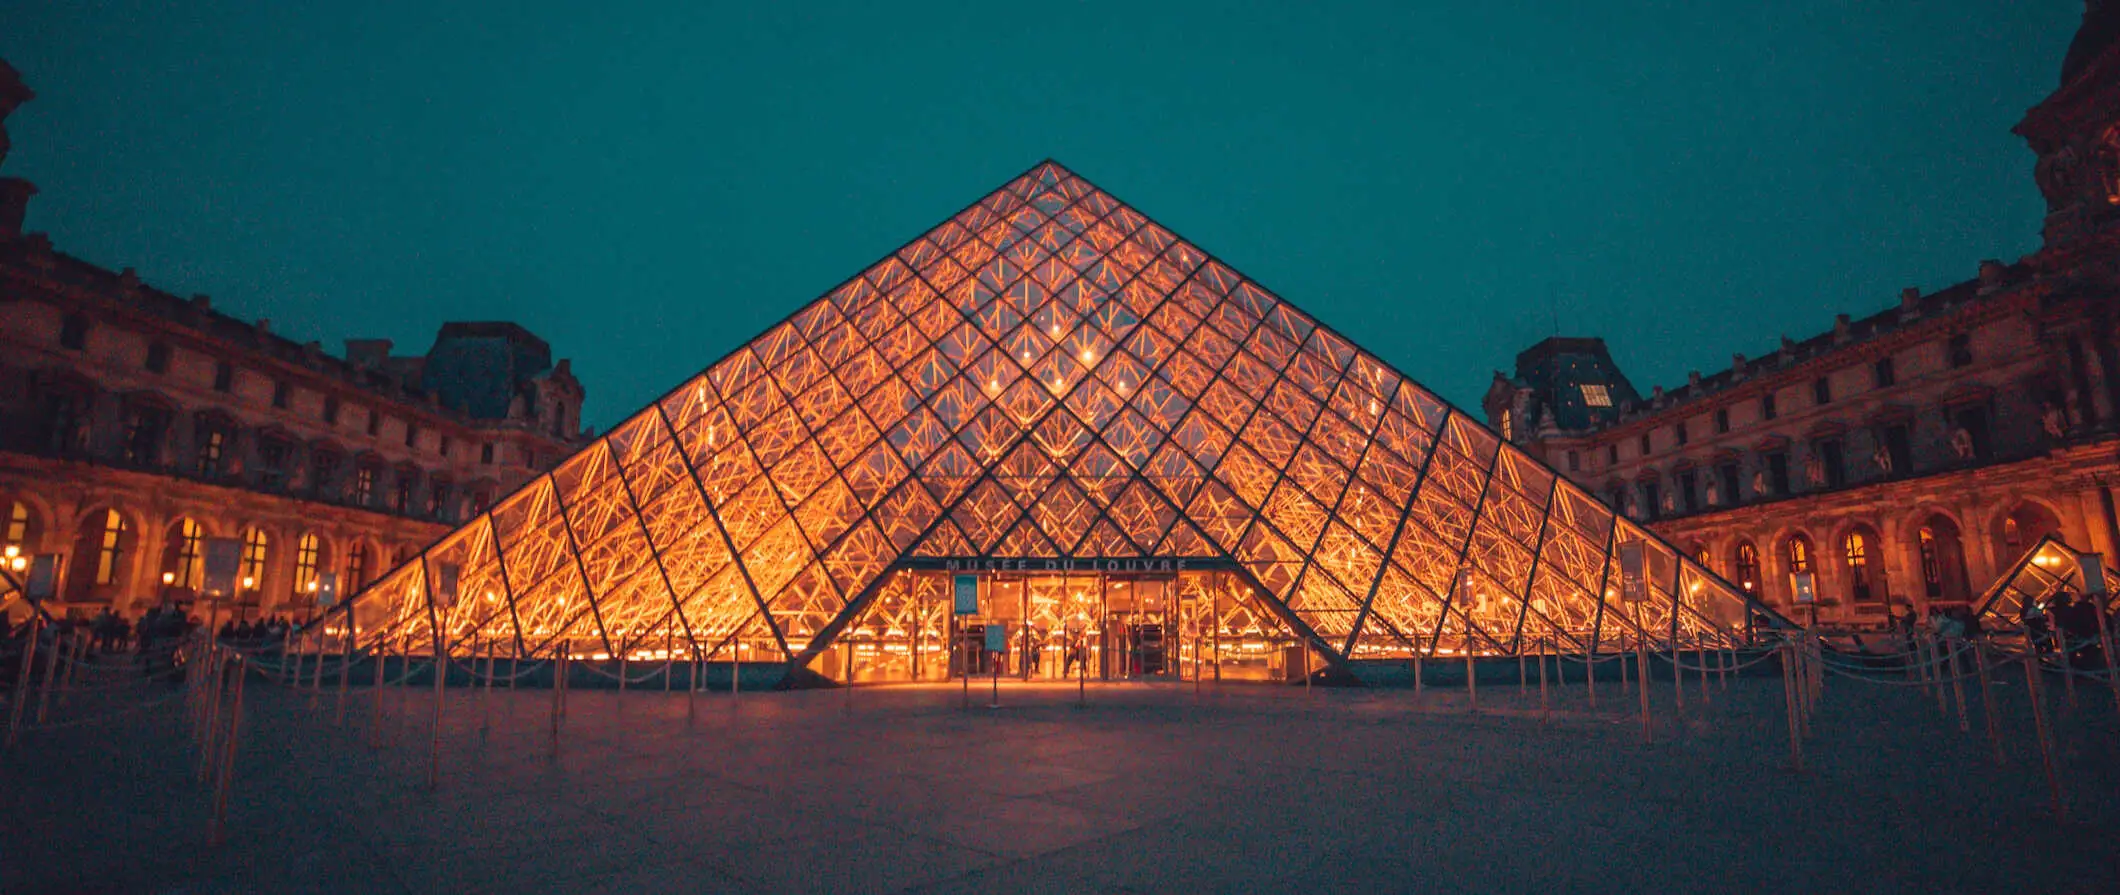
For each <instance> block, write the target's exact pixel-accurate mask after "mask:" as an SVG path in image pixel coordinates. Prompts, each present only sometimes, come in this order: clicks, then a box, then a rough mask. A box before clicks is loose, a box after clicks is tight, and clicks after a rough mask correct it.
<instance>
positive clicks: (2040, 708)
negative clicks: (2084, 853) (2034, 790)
mask: <svg viewBox="0 0 2120 895" xmlns="http://www.w3.org/2000/svg"><path fill="white" fill-rule="evenodd" d="M2064 658H2066V657H2064ZM2039 666H2040V662H2039V649H2038V647H2036V646H2032V645H2027V648H2026V649H2025V651H2024V687H2025V690H2026V691H2027V692H2029V693H2030V694H2031V697H2032V733H2033V735H2034V736H2036V737H2038V739H2039V759H2040V761H2041V763H2043V764H2044V765H2045V766H2046V789H2047V794H2048V795H2050V796H2052V797H2053V800H2054V816H2055V817H2057V818H2062V817H2067V816H2068V807H2067V806H2066V805H2065V804H2063V803H2062V801H2061V773H2060V771H2059V769H2057V768H2056V767H2055V766H2054V740H2053V737H2052V735H2051V731H2049V730H2048V728H2047V722H2046V697H2045V694H2043V693H2042V692H2040V691H2041V687H2040V683H2041V682H2040V680H2039V677H2040V674H2041V673H2042V672H2041V670H2040V667H2039Z"/></svg>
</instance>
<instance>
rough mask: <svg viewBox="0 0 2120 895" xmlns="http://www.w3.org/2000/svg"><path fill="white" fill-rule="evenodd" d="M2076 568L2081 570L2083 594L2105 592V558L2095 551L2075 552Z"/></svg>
mask: <svg viewBox="0 0 2120 895" xmlns="http://www.w3.org/2000/svg"><path fill="white" fill-rule="evenodd" d="M2076 568H2077V569H2079V570H2080V571H2082V572H2083V592H2084V593H2085V594H2102V593H2105V592H2106V591H2105V588H2106V584H2105V558H2104V557H2102V556H2099V555H2098V554H2096V553H2078V554H2076Z"/></svg>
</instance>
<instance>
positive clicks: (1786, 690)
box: [1779, 643, 1803, 774]
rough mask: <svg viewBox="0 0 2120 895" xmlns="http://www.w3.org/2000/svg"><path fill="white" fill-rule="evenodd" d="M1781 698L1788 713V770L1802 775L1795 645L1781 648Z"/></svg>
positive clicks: (1784, 645)
mask: <svg viewBox="0 0 2120 895" xmlns="http://www.w3.org/2000/svg"><path fill="white" fill-rule="evenodd" d="M1779 664H1780V665H1781V696H1782V702H1783V703H1784V705H1785V706H1786V708H1787V709H1788V712H1789V769H1790V770H1793V771H1795V772H1796V773H1799V774H1801V773H1803V722H1802V721H1801V720H1800V719H1799V718H1798V717H1797V714H1798V712H1797V709H1796V702H1797V699H1796V645H1795V644H1793V643H1783V644H1782V646H1781V661H1780V663H1779Z"/></svg>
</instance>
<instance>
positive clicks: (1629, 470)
mask: <svg viewBox="0 0 2120 895" xmlns="http://www.w3.org/2000/svg"><path fill="white" fill-rule="evenodd" d="M2115 37H2120V12H2116V9H2115V8H2112V5H2110V4H2102V3H2093V4H2091V5H2090V9H2089V11H2088V12H2087V13H2086V16H2085V24H2084V28H2083V30H2082V31H2081V32H2080V33H2079V35H2078V38H2077V41H2076V45H2075V47H2073V48H2072V49H2071V51H2070V55H2069V60H2068V63H2067V65H2066V66H2065V71H2064V80H2063V84H2062V86H2061V89H2060V90H2058V91H2057V92H2056V93H2054V94H2053V96H2051V97H2049V98H2048V99H2047V100H2046V101H2044V102H2042V103H2041V104H2040V105H2039V106H2037V107H2036V108H2034V109H2032V110H2031V112H2030V113H2029V114H2028V115H2027V116H2026V118H2025V119H2024V121H2023V123H2021V124H2019V125H2018V127H2017V129H2016V130H2017V132H2018V133H2019V134H2022V135H2024V136H2025V137H2026V138H2027V140H2028V141H2029V142H2030V143H2031V146H2032V149H2033V150H2034V152H2036V153H2037V154H2038V158H2039V161H2038V167H2037V171H2036V179H2037V182H2038V185H2039V188H2040V190H2041V191H2042V192H2043V193H2044V194H2045V196H2046V198H2047V202H2048V208H2049V214H2048V217H2047V221H2046V226H2045V245H2044V246H2043V247H2042V248H2041V249H2040V251H2038V252H2036V253H2034V254H2033V255H2031V256H2029V257H2026V258H2024V259H2022V260H2020V261H2018V262H2016V263H2013V264H2004V263H2001V262H1996V261H1986V262H1982V263H1981V264H1980V267H1979V273H1978V276H1977V277H1975V278H1974V279H1972V280H1968V281H1966V282H1964V283H1960V284H1958V285H1956V286H1952V287H1950V288H1947V289H1943V290H1941V291H1938V292H1935V293H1931V294H1927V295H1924V294H1921V293H1920V291H1919V290H1914V289H1908V290H1905V291H1904V292H1903V293H1902V294H1901V295H1900V298H1899V301H1898V303H1897V305H1896V306H1895V307H1890V308H1887V309H1885V310H1883V311H1879V312H1877V313H1874V314H1871V315H1869V316H1866V317H1863V318H1861V319H1851V318H1850V317H1849V316H1848V315H1845V314H1843V315H1841V316H1840V317H1838V318H1837V319H1836V320H1835V321H1834V325H1833V328H1832V329H1831V330H1830V331H1827V332H1825V333H1821V334H1819V335H1817V336H1814V337H1812V338H1809V339H1805V340H1803V341H1800V342H1799V341H1793V340H1790V339H1789V338H1787V337H1786V336H1785V337H1783V338H1782V342H1781V347H1780V348H1779V350H1776V351H1774V352H1772V353H1770V354H1768V355H1767V356H1765V357H1761V358H1757V359H1752V358H1747V357H1745V356H1744V355H1736V356H1734V357H1733V358H1732V360H1731V363H1730V366H1729V367H1728V368H1727V369H1725V370H1722V371H1720V372H1716V373H1713V374H1709V375H1703V374H1701V373H1699V372H1695V373H1693V374H1692V375H1691V376H1689V377H1688V381H1687V382H1686V383H1685V384H1683V385H1679V386H1676V387H1673V388H1669V389H1666V388H1663V387H1657V388H1655V389H1654V390H1652V392H1651V394H1650V395H1649V396H1648V397H1647V398H1641V397H1639V396H1637V395H1636V394H1635V392H1634V389H1633V387H1632V386H1631V385H1630V384H1628V383H1627V381H1626V379H1625V377H1624V376H1622V375H1620V373H1619V372H1618V367H1617V365H1615V364H1613V363H1612V362H1611V360H1610V357H1609V355H1607V354H1606V352H1605V347H1604V344H1603V343H1602V342H1601V341H1599V340H1596V339H1549V340H1547V341H1546V342H1542V343H1540V344H1538V345H1535V346H1533V347H1532V348H1530V349H1528V350H1526V351H1525V352H1524V353H1523V354H1522V355H1519V357H1518V359H1517V371H1516V374H1515V375H1513V376H1504V375H1503V374H1501V373H1496V374H1495V379H1494V382H1493V385H1492V386H1491V387H1490V388H1489V390H1488V394H1487V398H1486V401H1485V406H1486V412H1487V415H1488V417H1489V419H1490V421H1491V422H1492V423H1494V425H1495V426H1496V427H1497V428H1500V429H1502V430H1503V431H1505V432H1507V433H1508V437H1510V438H1511V440H1513V441H1515V442H1516V443H1518V444H1520V445H1523V446H1525V447H1526V448H1527V449H1529V450H1531V451H1533V452H1535V453H1538V454H1540V455H1541V456H1543V457H1544V458H1545V459H1546V460H1547V461H1548V462H1549V463H1551V464H1552V465H1553V466H1554V467H1555V468H1557V469H1560V470H1562V471H1563V472H1565V473H1566V474H1567V475H1569V476H1570V477H1571V478H1572V479H1574V480H1575V481H1576V482H1578V483H1580V484H1582V485H1583V486H1585V487H1588V488H1591V489H1593V490H1595V491H1596V492H1597V493H1598V494H1599V495H1600V496H1602V497H1603V498H1604V499H1605V500H1606V501H1607V502H1608V503H1610V504H1611V505H1612V506H1613V507H1615V508H1616V509H1619V510H1621V511H1622V512H1625V513H1626V514H1628V515H1629V516H1631V517H1633V518H1636V519H1638V520H1641V521H1643V522H1644V523H1646V524H1648V525H1649V526H1650V527H1651V528H1652V529H1653V530H1655V531H1656V532H1657V533H1658V534H1661V535H1663V536H1664V537H1665V538H1667V539H1669V540H1670V541H1672V542H1673V543H1675V544H1679V545H1681V546H1682V547H1683V548H1684V549H1686V550H1688V551H1689V552H1691V553H1693V554H1694V555H1695V556H1696V557H1698V558H1699V559H1700V560H1701V561H1702V562H1703V563H1705V564H1707V565H1708V566H1709V567H1710V568H1713V569H1715V570H1716V571H1718V572H1719V573H1721V574H1722V575H1723V576H1724V577H1725V578H1728V579H1729V580H1731V581H1732V582H1734V583H1736V584H1738V585H1740V586H1743V587H1747V588H1750V589H1752V590H1753V591H1754V592H1755V593H1759V594H1761V595H1762V596H1763V597H1764V598H1765V599H1766V600H1767V601H1768V602H1769V603H1770V604H1772V605H1775V606H1777V607H1781V608H1783V609H1785V610H1790V611H1792V612H1794V613H1795V614H1796V615H1798V616H1799V617H1808V616H1810V615H1811V614H1812V613H1814V612H1815V614H1816V617H1817V618H1819V619H1821V620H1824V621H1829V622H1836V623H1846V624H1858V625H1859V624H1870V623H1883V622H1884V621H1885V619H1886V618H1887V612H1888V611H1891V610H1895V609H1896V610H1899V611H1904V609H1905V608H1906V607H1908V606H1912V607H1914V608H1915V609H1916V610H1917V611H1925V609H1926V607H1927V606H1929V605H1934V604H1950V603H1958V602H1963V601H1967V600H1970V599H1972V598H1974V597H1976V596H1977V595H1978V594H1979V593H1980V592H1981V591H1982V590H1984V589H1985V588H1986V587H1987V586H1988V585H1989V584H1990V583H1991V582H1993V581H1994V580H1995V579H1996V578H1997V577H1998V576H1999V575H2001V574H2002V573H2003V572H2004V571H2005V570H2006V569H2007V568H2008V567H2009V565H2010V564H2011V563H2013V562H2014V561H2016V560H2017V559H2018V558H2019V557H2020V556H2021V555H2022V554H2023V552H2024V551H2025V550H2028V549H2029V548H2030V547H2031V546H2032V545H2033V543H2034V542H2036V541H2037V540H2038V539H2039V537H2040V536H2041V535H2044V534H2048V533H2056V534H2058V535H2060V537H2062V538H2063V539H2064V540H2066V541H2067V542H2068V543H2070V544H2072V545H2075V546H2077V547H2079V548H2082V549H2088V550H2097V551H2100V552H2103V553H2105V555H2106V556H2107V557H2112V556H2114V555H2115V545H2116V542H2120V521H2116V519H2115V512H2114V502H2115V499H2116V494H2115V490H2114V489H2115V487H2116V486H2120V414H2116V412H2120V329H2116V325H2115V324H2116V318H2115V308H2116V301H2120V299H2116V296H2120V268H2116V265H2115V259H2116V258H2120V227H2116V226H2115V223H2116V222H2120V213H2116V212H2120V185H2116V180H2115V178H2116V175H2115V174H2114V173H2113V172H2115V171H2120V164H2116V162H2120V158H2116V156H2115V151H2116V149H2120V46H2116V45H2115V42H2114V38H2115ZM1607 401H1608V402H1609V404H1606V403H1603V402H1607ZM2109 561H2110V560H2109ZM1804 570H1808V571H1811V572H1812V573H1813V574H1814V578H1815V583H1816V589H1817V594H1818V600H1817V602H1816V604H1815V605H1814V606H1809V607H1801V608H1799V607H1796V606H1795V605H1794V603H1793V600H1794V595H1793V593H1792V590H1793V585H1792V581H1793V578H1792V575H1793V573H1795V572H1797V571H1804Z"/></svg>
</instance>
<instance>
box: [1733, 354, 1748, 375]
mask: <svg viewBox="0 0 2120 895" xmlns="http://www.w3.org/2000/svg"><path fill="white" fill-rule="evenodd" d="M1730 376H1731V377H1732V378H1734V379H1743V378H1745V356H1744V355H1742V354H1732V355H1730Z"/></svg>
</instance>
